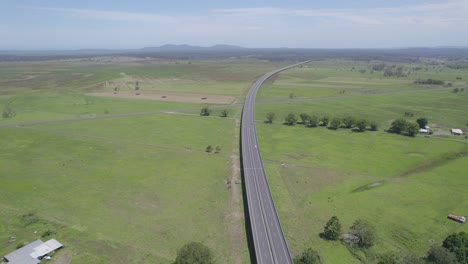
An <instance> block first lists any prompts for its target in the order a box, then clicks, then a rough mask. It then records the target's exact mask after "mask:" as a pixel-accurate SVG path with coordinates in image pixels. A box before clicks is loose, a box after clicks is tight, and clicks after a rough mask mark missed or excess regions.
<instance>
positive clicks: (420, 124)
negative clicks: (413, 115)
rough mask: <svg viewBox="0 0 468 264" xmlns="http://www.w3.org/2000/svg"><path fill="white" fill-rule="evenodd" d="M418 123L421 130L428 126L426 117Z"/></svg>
mask: <svg viewBox="0 0 468 264" xmlns="http://www.w3.org/2000/svg"><path fill="white" fill-rule="evenodd" d="M416 123H418V125H419V127H420V128H425V127H426V125H427V119H426V118H425V117H420V118H418V120H416Z"/></svg>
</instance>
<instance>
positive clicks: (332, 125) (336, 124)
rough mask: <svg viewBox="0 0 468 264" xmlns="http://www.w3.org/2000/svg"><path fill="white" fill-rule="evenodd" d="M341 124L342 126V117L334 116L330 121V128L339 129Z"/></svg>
mask: <svg viewBox="0 0 468 264" xmlns="http://www.w3.org/2000/svg"><path fill="white" fill-rule="evenodd" d="M340 126H341V119H339V118H337V117H334V118H332V120H331V121H330V125H329V128H331V129H338V128H339V127H340Z"/></svg>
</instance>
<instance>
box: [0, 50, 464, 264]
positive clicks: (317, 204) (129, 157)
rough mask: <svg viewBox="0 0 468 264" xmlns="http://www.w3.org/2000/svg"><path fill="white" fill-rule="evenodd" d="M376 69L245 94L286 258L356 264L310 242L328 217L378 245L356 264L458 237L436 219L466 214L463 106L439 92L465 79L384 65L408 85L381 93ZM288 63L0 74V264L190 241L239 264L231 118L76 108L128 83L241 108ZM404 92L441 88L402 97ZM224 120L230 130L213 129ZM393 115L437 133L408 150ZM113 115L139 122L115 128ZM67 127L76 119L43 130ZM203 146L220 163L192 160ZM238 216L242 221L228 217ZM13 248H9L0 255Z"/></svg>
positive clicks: (157, 255) (329, 64) (106, 102)
mask: <svg viewBox="0 0 468 264" xmlns="http://www.w3.org/2000/svg"><path fill="white" fill-rule="evenodd" d="M378 63H381V62H377V61H371V62H355V61H346V60H324V61H318V62H314V63H311V64H309V65H306V66H304V67H301V68H297V69H291V70H288V71H286V72H283V73H281V74H280V75H279V76H278V77H275V78H273V79H272V80H270V81H268V83H267V84H265V86H264V87H262V88H261V90H260V92H259V95H258V98H257V102H258V105H257V108H256V118H257V120H258V124H257V131H258V135H259V145H260V148H261V151H262V155H263V160H264V162H265V168H266V171H267V176H268V179H269V182H270V185H271V190H272V193H273V197H274V199H275V202H276V206H277V209H278V213H279V217H280V219H281V221H282V225H283V228H284V230H285V233H286V238H287V241H288V243H289V246H290V248H291V250H292V253H293V254H294V255H296V254H299V253H300V252H301V251H302V250H303V249H304V248H305V247H307V246H311V247H313V248H315V249H317V250H318V251H319V252H320V254H321V255H322V256H323V258H324V260H325V263H360V261H359V260H358V259H357V258H355V256H353V255H352V254H351V253H350V252H349V251H348V250H347V249H346V247H345V246H344V245H342V244H341V243H339V242H327V241H324V240H322V239H321V238H320V237H319V233H320V232H322V231H323V226H324V225H325V222H326V221H327V220H328V219H329V218H330V217H331V216H332V215H335V214H336V215H337V216H338V217H339V218H340V220H341V221H342V224H343V227H344V229H345V230H347V228H348V227H349V226H350V225H351V224H352V222H353V221H354V220H356V219H358V218H363V219H366V220H369V221H371V222H373V223H374V224H375V225H376V227H377V230H378V242H377V245H376V246H375V247H373V248H372V249H370V250H368V251H365V252H360V253H359V252H358V254H359V255H362V256H365V255H368V256H372V255H374V254H378V253H381V252H386V251H389V250H390V251H394V252H400V253H405V252H413V253H415V254H417V255H423V254H424V252H425V251H426V250H427V249H428V248H429V246H430V245H432V244H434V243H440V241H441V240H442V239H443V238H444V237H445V236H446V235H448V234H449V233H451V232H455V231H467V230H466V227H465V226H463V225H459V224H456V223H454V222H450V221H448V220H447V219H446V215H447V214H448V213H457V214H465V215H466V214H468V213H467V211H468V203H467V202H466V201H468V199H467V198H468V197H467V196H468V194H465V193H464V189H466V187H467V185H468V182H467V181H466V179H464V173H465V172H466V171H467V170H468V167H467V165H466V164H468V163H467V162H466V161H467V153H468V145H467V141H466V139H464V138H463V137H455V136H451V135H447V133H446V132H447V131H448V130H449V129H450V128H452V127H459V128H463V129H465V125H466V122H467V121H468V120H466V113H468V104H467V102H468V91H464V92H460V93H453V92H452V90H453V89H454V88H466V86H467V85H466V80H468V72H466V70H465V71H464V70H451V69H447V68H445V67H443V66H441V65H437V66H432V65H429V64H422V70H418V71H416V70H414V71H413V70H411V69H413V67H416V66H421V65H420V64H416V63H413V64H409V63H406V64H403V63H395V67H393V68H392V69H394V68H395V69H396V68H397V67H400V66H403V67H404V69H405V72H409V71H411V74H409V75H408V76H405V77H399V78H397V77H390V78H387V77H384V76H383V72H379V71H374V72H372V71H371V68H372V65H374V64H378ZM287 64H288V62H281V63H277V62H268V61H259V60H253V59H232V60H231V59H229V60H204V61H202V60H199V61H195V60H194V61H187V60H180V61H171V60H162V59H131V58H109V59H106V58H98V59H95V60H79V59H78V60H69V61H43V62H8V63H6V62H3V63H0V106H1V108H2V110H3V109H5V108H6V107H10V108H11V109H13V110H14V111H15V113H16V115H15V116H14V117H11V118H1V119H0V125H2V124H10V125H13V126H10V127H6V126H3V127H2V126H0V138H1V139H2V143H1V147H2V152H1V153H0V175H1V176H0V245H2V246H1V247H0V256H1V255H4V254H6V253H8V252H11V251H13V250H14V248H15V247H16V246H17V244H18V243H20V242H21V243H22V242H31V241H32V240H34V239H36V238H40V237H41V235H42V234H43V233H44V232H45V231H47V230H50V231H53V232H56V233H55V234H52V235H51V236H47V237H46V238H45V239H47V238H49V237H55V238H57V239H58V240H59V241H61V242H62V243H63V244H65V245H66V249H65V250H64V251H63V252H67V253H68V254H71V256H72V263H172V261H173V260H174V258H175V256H176V252H177V250H178V249H179V248H180V247H181V246H182V245H183V244H185V243H187V242H191V241H200V242H203V243H204V244H206V245H208V246H209V247H210V248H212V249H213V252H214V254H215V257H216V260H217V263H239V262H242V263H249V261H250V259H249V252H248V249H247V242H246V234H245V228H244V223H243V220H244V218H242V217H241V218H239V219H240V220H236V221H237V224H238V225H240V226H241V227H242V228H241V229H242V233H241V234H237V235H238V237H237V240H236V239H233V234H232V233H231V228H232V225H233V219H234V218H233V215H235V214H236V212H234V211H232V210H234V209H233V208H232V206H233V205H232V199H233V198H232V197H233V196H232V193H233V192H232V191H231V189H229V188H228V185H227V184H226V180H228V179H230V178H231V177H232V172H233V171H232V170H233V169H232V167H233V165H237V164H233V160H235V159H233V158H232V157H231V155H233V153H234V154H235V153H236V151H237V150H236V149H233V148H236V147H237V144H238V138H236V136H238V128H236V120H235V118H238V117H239V115H240V110H241V108H240V107H239V106H238V105H209V106H210V107H211V109H212V110H213V111H212V114H211V116H210V117H201V116H199V113H200V109H201V108H202V107H203V106H206V105H205V104H198V103H182V102H162V101H152V100H141V99H140V100H133V99H123V98H106V97H93V96H90V95H88V93H91V92H103V91H113V90H114V88H115V87H118V88H119V91H125V90H132V89H134V87H135V83H136V81H138V82H139V85H140V88H141V90H142V91H146V90H148V91H149V90H154V91H168V92H173V93H180V94H184V93H195V94H213V95H228V96H234V97H236V99H237V101H238V102H242V101H243V98H244V96H245V94H246V88H248V87H249V85H250V84H251V83H252V81H254V80H255V79H256V78H258V77H260V76H261V75H262V74H264V73H266V72H269V71H271V70H273V69H276V68H279V67H281V66H284V65H287ZM387 64H388V65H392V64H393V63H387ZM426 69H427V70H426ZM363 70H365V72H364V71H363ZM457 77H458V79H457ZM459 77H463V79H462V80H460V78H459ZM417 78H434V79H442V80H444V81H445V82H446V83H448V82H451V83H452V86H448V84H447V85H415V84H414V83H413V81H414V80H415V79H417ZM467 90H468V89H467ZM223 109H229V116H228V118H221V117H220V115H221V111H222V110H223ZM407 111H411V112H413V113H414V116H413V117H407V119H408V120H411V121H414V120H416V119H417V118H418V117H421V116H424V117H426V118H428V119H429V125H430V126H432V127H433V128H434V130H435V131H436V132H440V133H439V134H437V135H434V136H431V137H428V138H426V137H424V136H421V135H418V136H417V137H415V138H410V137H406V136H399V135H394V134H388V133H386V132H384V129H387V128H388V127H389V124H390V122H391V121H392V120H394V119H396V118H399V117H404V112H407ZM268 112H274V113H276V116H277V119H276V120H275V121H276V123H273V124H264V123H263V121H264V120H265V115H266V113H268ZM290 112H293V113H295V114H296V115H297V116H298V115H299V114H300V113H302V112H305V113H308V114H314V115H317V116H323V115H328V116H330V117H334V116H337V117H345V116H348V115H353V116H356V117H360V118H366V119H368V120H373V121H376V122H377V123H378V124H379V131H377V132H370V131H366V132H363V133H357V132H352V131H351V130H347V129H338V130H336V131H333V130H328V129H326V128H324V127H318V128H305V127H303V126H302V125H295V126H292V127H287V126H284V125H282V124H281V122H282V121H283V118H284V116H286V115H287V114H288V113H290ZM138 113H140V114H138ZM125 114H138V115H131V116H119V115H125ZM93 117H98V118H94V119H93ZM99 117H106V118H99ZM79 118H89V119H87V120H68V121H67V122H60V123H54V122H46V121H54V120H60V119H79ZM23 122H40V123H39V124H35V125H25V126H22V125H21V124H20V123H23ZM15 124H18V126H15ZM208 145H211V146H213V147H215V146H219V147H220V148H221V153H219V154H214V153H206V152H205V148H206V147H207V146H208ZM372 184H374V185H372ZM369 185H371V186H369ZM372 186H373V187H372ZM239 192H240V191H239ZM234 206H235V205H234ZM238 207H239V210H240V213H242V211H241V210H242V203H240V204H239V205H238ZM35 231H37V233H35ZM12 236H15V237H16V241H9V238H10V237H12ZM235 241H237V242H235ZM239 241H240V242H239ZM235 243H238V244H237V245H235ZM233 248H238V250H237V251H236V250H233ZM233 252H236V253H235V254H233ZM60 254H63V253H60ZM363 258H365V257H363Z"/></svg>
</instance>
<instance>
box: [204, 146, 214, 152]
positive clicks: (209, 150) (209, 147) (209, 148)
mask: <svg viewBox="0 0 468 264" xmlns="http://www.w3.org/2000/svg"><path fill="white" fill-rule="evenodd" d="M205 151H206V152H208V153H210V152H211V151H213V147H212V146H211V145H208V147H206V149H205Z"/></svg>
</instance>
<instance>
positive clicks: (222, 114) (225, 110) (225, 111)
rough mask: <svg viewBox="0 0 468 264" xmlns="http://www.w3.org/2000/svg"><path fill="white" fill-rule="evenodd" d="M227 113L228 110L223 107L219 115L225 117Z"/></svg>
mask: <svg viewBox="0 0 468 264" xmlns="http://www.w3.org/2000/svg"><path fill="white" fill-rule="evenodd" d="M228 114H229V111H228V110H227V109H223V111H221V117H227V116H228Z"/></svg>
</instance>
